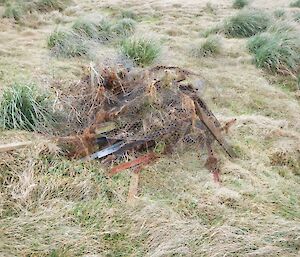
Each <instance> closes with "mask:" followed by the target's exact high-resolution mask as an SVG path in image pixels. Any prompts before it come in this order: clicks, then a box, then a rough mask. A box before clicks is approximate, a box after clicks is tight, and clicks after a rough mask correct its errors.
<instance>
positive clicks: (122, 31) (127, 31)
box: [111, 18, 136, 37]
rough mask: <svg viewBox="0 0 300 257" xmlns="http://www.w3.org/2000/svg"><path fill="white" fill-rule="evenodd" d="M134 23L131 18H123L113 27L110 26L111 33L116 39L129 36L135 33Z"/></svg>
mask: <svg viewBox="0 0 300 257" xmlns="http://www.w3.org/2000/svg"><path fill="white" fill-rule="evenodd" d="M135 27H136V22H135V21H134V20H133V19H131V18H123V19H121V20H118V21H117V22H116V24H115V25H114V26H112V28H111V29H112V31H113V33H115V34H116V35H117V36H118V37H122V36H129V35H131V34H133V32H134V31H135Z"/></svg>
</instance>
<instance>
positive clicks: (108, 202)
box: [0, 0, 300, 256]
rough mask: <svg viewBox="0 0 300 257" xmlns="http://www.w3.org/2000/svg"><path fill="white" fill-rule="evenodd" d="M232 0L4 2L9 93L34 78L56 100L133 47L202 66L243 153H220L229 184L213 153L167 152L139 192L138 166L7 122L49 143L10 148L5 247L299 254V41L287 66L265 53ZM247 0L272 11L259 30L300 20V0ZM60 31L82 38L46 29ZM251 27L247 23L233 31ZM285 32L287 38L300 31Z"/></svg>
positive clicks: (206, 94)
mask: <svg viewBox="0 0 300 257" xmlns="http://www.w3.org/2000/svg"><path fill="white" fill-rule="evenodd" d="M2 2H4V1H0V3H2ZM11 2H13V1H11ZM29 2H30V1H29ZM36 2H42V1H36ZM45 2H47V1H45ZM49 2H51V1H49ZM52 2H53V3H55V2H60V1H52ZM61 2H64V1H61ZM66 2H67V1H66ZM233 2H234V1H229V0H221V1H217V0H211V1H204V0H199V1H193V0H187V1H181V0H174V1H171V0H169V1H158V0H153V1H140V0H135V1H133V0H132V1H118V0H114V1H96V0H82V1H79V0H73V3H67V5H66V6H60V5H59V6H58V7H59V8H54V9H58V10H52V8H50V9H49V8H45V6H48V7H49V5H42V4H37V5H34V6H33V7H32V6H31V7H28V8H29V9H30V10H29V9H27V10H23V11H20V9H18V8H19V7H18V8H17V9H15V11H13V12H12V11H11V12H8V11H6V8H7V6H6V7H5V6H4V5H3V4H2V5H0V12H1V15H4V14H5V13H6V14H5V15H4V16H6V18H1V19H0V91H1V93H2V92H4V91H5V90H6V89H7V88H9V87H11V86H12V85H15V84H17V85H20V84H21V85H22V84H26V85H31V84H35V85H36V86H37V87H38V88H39V89H40V90H41V91H46V92H47V93H49V94H50V95H51V97H52V98H53V99H54V100H55V95H56V94H59V92H65V93H66V92H68V90H71V89H70V86H71V85H74V83H75V82H76V81H78V80H79V79H80V78H81V77H82V76H83V75H84V73H85V71H84V70H85V69H87V68H86V67H89V66H90V64H91V62H92V63H102V62H104V61H107V59H110V61H112V60H113V61H115V60H120V59H122V60H123V59H124V58H123V57H124V55H127V57H130V58H131V59H130V60H131V61H129V60H128V62H126V64H127V65H129V66H130V65H133V64H134V62H135V64H137V65H145V66H147V65H151V61H152V60H153V59H154V62H153V64H161V65H174V66H180V67H184V68H186V69H189V70H192V71H194V72H195V73H201V74H202V75H203V77H204V78H205V79H206V83H204V85H199V89H201V92H202V94H203V98H204V99H205V100H206V101H207V103H208V105H209V107H210V109H212V111H213V112H214V113H215V114H216V116H217V118H218V119H220V120H221V121H223V122H226V121H228V120H230V119H233V118H236V119H237V121H236V123H235V124H234V125H233V126H232V128H231V129H230V131H229V136H230V138H231V143H232V145H233V147H234V150H235V152H236V153H237V154H238V158H236V159H234V160H229V159H227V158H226V157H225V156H224V157H222V159H221V171H222V173H221V179H222V184H221V185H218V184H217V183H214V181H213V179H212V175H211V174H210V173H209V172H208V171H207V170H206V169H205V167H204V162H205V159H206V153H205V152H200V151H199V152H195V151H186V152H182V153H176V154H174V155H172V156H169V157H165V158H162V159H160V160H159V161H158V162H156V163H155V164H151V165H150V166H148V167H147V168H146V169H144V170H143V171H142V173H141V178H140V185H139V195H140V197H139V198H138V199H137V201H136V202H135V203H134V205H128V204H126V200H127V193H128V188H129V183H130V176H131V173H130V171H126V172H122V173H119V174H118V175H116V176H114V177H113V178H108V177H107V175H106V174H107V171H106V170H104V168H103V165H101V164H100V163H98V162H87V163H79V162H77V161H69V160H66V159H65V158H62V157H61V156H60V155H59V154H58V153H57V151H58V149H57V146H56V145H55V144H52V143H49V142H47V143H43V142H45V137H43V136H41V134H39V133H36V132H26V131H24V130H21V129H19V130H17V129H13V130H8V129H3V130H1V131H0V137H1V143H12V142H21V141H28V140H36V141H37V142H41V143H37V144H36V145H34V146H33V147H30V148H24V149H20V150H18V151H16V152H10V153H1V160H0V183H1V185H0V218H1V219H0V256H299V254H300V253H299V249H300V241H299V240H300V239H299V235H300V223H299V221H300V199H299V195H300V187H299V182H300V179H299V175H300V106H299V91H297V90H299V88H298V86H299V85H297V83H299V75H298V74H299V59H297V55H295V54H289V56H293V57H295V58H294V59H289V61H288V68H289V69H286V67H287V66H285V64H286V63H283V62H280V63H279V64H278V63H277V62H276V61H274V60H277V59H272V60H271V61H270V62H269V65H266V62H264V59H263V58H264V56H265V55H264V53H265V52H264V51H263V50H264V49H260V50H259V47H258V46H257V45H255V47H252V48H251V47H249V46H248V44H249V42H248V38H245V37H244V36H245V34H247V36H248V34H253V33H254V32H253V30H252V28H253V27H252V26H251V25H250V26H247V25H246V26H245V27H243V26H238V28H237V29H236V27H234V28H232V27H230V22H229V21H228V22H227V23H226V22H225V21H227V19H228V18H229V17H231V16H232V15H235V14H236V13H238V12H240V10H239V9H238V8H240V7H238V6H240V4H236V5H233ZM246 2H247V1H246ZM291 2H294V3H293V4H292V5H290V3H291ZM298 3H299V1H298ZM247 4H248V5H250V7H249V6H247ZM247 4H246V6H245V7H243V8H246V9H247V8H251V12H252V11H253V9H257V10H260V11H262V12H263V15H261V14H257V16H256V17H257V18H258V20H259V22H258V23H257V24H258V25H257V27H258V29H257V31H255V33H261V32H262V33H266V34H259V35H262V37H264V35H267V36H266V37H268V35H269V34H271V35H274V34H272V33H273V31H274V30H278V31H282V30H284V31H285V32H286V31H289V28H290V27H289V26H290V24H292V25H291V26H292V30H293V29H295V30H296V31H297V32H299V23H297V17H298V18H299V12H300V10H299V6H298V7H297V1H289V0H286V1H284V0H278V1H275V0H274V1H260V0H253V1H249V3H247ZM242 5H244V4H242ZM234 6H235V7H234ZM20 8H21V7H20ZM246 9H245V10H246ZM245 10H242V11H245ZM246 11H247V10H246ZM267 15H269V16H270V21H268V19H265V18H264V17H266V16H267ZM297 15H298V16H297ZM243 17H244V16H243ZM251 17H252V16H251ZM262 17H263V18H262ZM102 18H106V19H107V20H108V23H109V26H108V25H107V24H108V23H104V22H102V23H101V26H100V25H97V26H96V28H97V29H98V30H97V32H96V31H95V30H94V27H93V26H85V25H82V24H84V23H83V22H82V20H89V21H90V20H92V21H95V23H96V22H97V21H99V20H102ZM124 18H125V19H126V20H125V21H124V20H122V19H124ZM78 19H79V20H78ZM128 19H130V20H128ZM120 20H122V21H121V22H120ZM249 20H250V21H249V23H251V19H249ZM260 22H261V23H260ZM298 22H299V19H298ZM110 23H111V24H110ZM97 24H98V23H97ZM133 24H134V25H133ZM224 24H225V25H224ZM276 24H279V25H280V26H277V27H273V28H272V27H270V26H271V25H276ZM284 24H288V27H287V26H284ZM87 27H88V28H87ZM100 27H101V29H100ZM108 27H109V28H111V29H110V30H109V31H110V32H111V33H109V34H107V28H108ZM249 27H250V29H249ZM267 27H268V28H267ZM82 28H84V29H82ZM120 28H121V29H120ZM133 28H134V29H133ZM61 30H62V31H67V32H66V33H64V36H63V39H64V40H65V39H68V40H69V39H71V40H73V41H71V43H70V41H59V42H63V43H61V44H60V45H59V46H58V45H56V44H55V42H57V41H55V40H57V39H56V38H55V37H52V39H51V40H50V39H49V36H50V35H51V34H53V32H55V31H56V32H57V31H61ZM241 30H242V34H243V36H240V34H238V36H236V34H234V33H236V31H238V32H239V31H241ZM265 30H267V31H266V32H265ZM99 31H100V32H101V33H100V32H99ZM124 31H125V32H126V33H125V32H124ZM249 31H250V32H249ZM75 32H76V33H75ZM214 32H216V33H217V35H214ZM98 33H100V34H98ZM278 33H281V32H278ZM79 34H80V35H81V37H78V35H79ZM208 34H212V35H208ZM296 34H297V33H296ZM54 35H56V34H54ZM60 35H61V34H60ZM95 35H97V36H95ZM233 35H234V36H233ZM278 35H279V36H282V34H275V36H274V38H275V39H276V38H277V36H278ZM298 35H299V33H298ZM205 36H208V38H207V39H206V38H205ZM279 36H278V37H279ZM280 38H281V37H280ZM136 39H139V40H136ZM272 39H273V37H272ZM275 39H274V40H275ZM253 40H254V39H253ZM283 40H285V41H283V42H284V43H283V44H281V45H280V49H286V48H284V47H282V46H285V47H286V46H288V45H289V42H294V41H292V40H293V38H290V37H288V39H286V38H285V39H283ZM66 42H67V43H66ZM136 42H138V43H136ZM149 42H150V44H148V43H149ZM140 45H142V46H143V47H144V48H140V47H139V46H140ZM274 45H275V46H276V42H275V43H274V44H272V46H274ZM290 45H295V44H290ZM49 48H50V49H49ZM158 48H159V49H158ZM248 48H251V49H252V50H251V52H250V51H249V49H248ZM140 49H147V51H145V53H147V54H143V53H141V52H143V51H140ZM274 49H275V47H274ZM287 51H288V50H287ZM293 51H294V49H293ZM295 51H296V53H297V49H296V50H295ZM298 51H299V48H298ZM285 53H286V52H283V53H281V54H282V55H284V54H285ZM289 53H294V52H289ZM298 53H299V52H298ZM141 56H142V57H143V58H140V57H141ZM268 56H271V55H268ZM299 56H300V55H299ZM254 57H255V60H256V62H257V63H256V64H257V66H258V67H256V65H255V63H254V61H253V58H254ZM268 60H269V59H268ZM83 67H84V68H83ZM297 67H298V70H297ZM297 72H298V74H297ZM297 76H298V78H297ZM297 79H298V82H297ZM10 99H15V98H10ZM34 103H37V102H36V101H35V102H34ZM54 107H55V110H59V107H60V106H58V104H57V105H56V106H54ZM1 115H3V113H1ZM45 117H46V116H45ZM43 118H44V116H43ZM37 122H41V121H39V120H38V121H37ZM30 128H31V127H30ZM27 129H28V127H27ZM219 151H221V149H219Z"/></svg>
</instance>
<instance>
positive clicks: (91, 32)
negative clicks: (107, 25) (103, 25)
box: [72, 19, 98, 38]
mask: <svg viewBox="0 0 300 257" xmlns="http://www.w3.org/2000/svg"><path fill="white" fill-rule="evenodd" d="M72 29H73V31H74V32H75V33H77V34H79V35H80V36H84V37H88V38H97V37H98V30H97V28H96V24H95V23H94V22H91V21H88V20H84V19H78V20H77V21H75V22H74V24H73V26H72Z"/></svg>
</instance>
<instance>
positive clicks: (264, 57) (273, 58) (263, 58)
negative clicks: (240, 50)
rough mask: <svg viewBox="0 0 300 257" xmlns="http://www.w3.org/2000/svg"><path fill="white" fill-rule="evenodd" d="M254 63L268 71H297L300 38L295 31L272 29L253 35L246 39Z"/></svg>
mask: <svg viewBox="0 0 300 257" xmlns="http://www.w3.org/2000/svg"><path fill="white" fill-rule="evenodd" d="M248 49H249V51H250V52H251V53H252V54H253V55H254V60H255V64H256V66H257V67H259V68H265V69H266V70H268V71H270V72H282V71H289V72H292V73H295V72H297V70H298V69H299V64H300V38H299V35H298V34H297V33H296V32H291V31H281V30H279V31H277V32H276V31H275V32H274V31H273V32H265V33H262V34H259V35H256V36H254V37H253V38H251V39H249V41H248Z"/></svg>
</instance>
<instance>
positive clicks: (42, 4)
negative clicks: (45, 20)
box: [35, 0, 71, 12]
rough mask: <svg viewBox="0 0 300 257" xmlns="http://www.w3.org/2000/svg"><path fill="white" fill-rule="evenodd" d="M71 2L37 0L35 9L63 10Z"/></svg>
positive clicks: (44, 10)
mask: <svg viewBox="0 0 300 257" xmlns="http://www.w3.org/2000/svg"><path fill="white" fill-rule="evenodd" d="M70 2H71V1H70V0H37V1H36V2H35V9H36V10H38V11H40V12H49V11H53V10H58V11H63V10H64V9H65V8H67V7H68V5H69V4H70Z"/></svg>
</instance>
